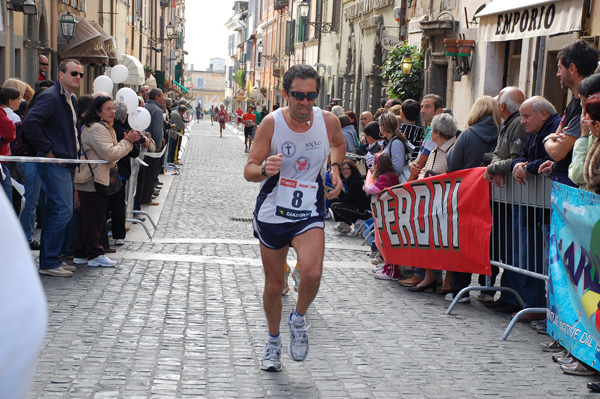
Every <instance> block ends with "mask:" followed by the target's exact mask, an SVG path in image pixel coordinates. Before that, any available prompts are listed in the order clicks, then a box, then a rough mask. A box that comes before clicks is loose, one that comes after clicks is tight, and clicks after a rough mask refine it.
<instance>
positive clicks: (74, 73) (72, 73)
mask: <svg viewBox="0 0 600 399" xmlns="http://www.w3.org/2000/svg"><path fill="white" fill-rule="evenodd" d="M69 73H70V74H71V76H73V77H75V76H77V75H79V77H80V78H81V79H83V72H77V71H71V72H69Z"/></svg>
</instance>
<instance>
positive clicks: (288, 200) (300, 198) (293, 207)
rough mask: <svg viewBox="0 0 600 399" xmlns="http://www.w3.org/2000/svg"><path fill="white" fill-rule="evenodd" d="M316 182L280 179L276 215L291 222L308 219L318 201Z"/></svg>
mask: <svg viewBox="0 0 600 399" xmlns="http://www.w3.org/2000/svg"><path fill="white" fill-rule="evenodd" d="M318 188H319V185H318V184H317V183H315V182H305V181H301V180H293V179H286V178H284V177H280V178H279V183H278V187H277V203H276V206H275V215H276V216H280V217H283V218H286V219H290V220H303V219H308V218H310V217H311V215H312V211H313V209H314V206H315V202H316V200H317V191H318Z"/></svg>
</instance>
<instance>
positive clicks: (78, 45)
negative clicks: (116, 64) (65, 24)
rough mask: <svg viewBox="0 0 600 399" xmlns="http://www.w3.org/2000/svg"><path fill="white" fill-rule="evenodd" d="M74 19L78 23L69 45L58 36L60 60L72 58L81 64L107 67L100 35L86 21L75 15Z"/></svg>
mask: <svg viewBox="0 0 600 399" xmlns="http://www.w3.org/2000/svg"><path fill="white" fill-rule="evenodd" d="M75 19H76V20H77V22H78V24H77V30H76V31H75V36H74V37H73V38H72V39H71V41H70V42H69V43H67V41H66V40H65V38H64V37H63V36H62V35H61V34H60V33H59V34H58V55H59V57H60V58H61V60H64V59H67V58H74V59H76V60H78V61H79V62H81V63H82V64H96V65H102V64H106V65H108V62H109V61H108V55H107V54H106V50H105V49H104V39H103V37H102V34H101V33H100V32H98V30H96V28H95V27H94V25H92V23H91V22H90V21H89V20H88V19H86V18H84V17H80V16H78V15H75Z"/></svg>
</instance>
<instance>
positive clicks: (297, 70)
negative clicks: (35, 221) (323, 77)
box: [283, 64, 321, 93]
mask: <svg viewBox="0 0 600 399" xmlns="http://www.w3.org/2000/svg"><path fill="white" fill-rule="evenodd" d="M294 79H303V80H306V79H314V80H315V82H317V93H318V92H319V89H320V88H321V81H320V79H319V74H318V73H317V71H316V70H315V69H314V68H313V67H311V66H309V65H305V64H300V65H294V66H293V67H291V68H290V69H288V70H287V72H286V73H285V75H283V90H285V91H286V92H288V93H289V91H290V87H292V82H293V81H294Z"/></svg>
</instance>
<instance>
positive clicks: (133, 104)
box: [115, 87, 140, 114]
mask: <svg viewBox="0 0 600 399" xmlns="http://www.w3.org/2000/svg"><path fill="white" fill-rule="evenodd" d="M115 101H120V102H122V103H124V104H125V105H126V106H127V113H128V114H133V113H134V112H135V111H136V110H137V108H138V105H139V104H140V102H139V100H138V96H137V94H136V92H135V91H133V90H132V89H130V88H129V87H123V88H121V89H119V91H118V92H117V96H116V97H115Z"/></svg>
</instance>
